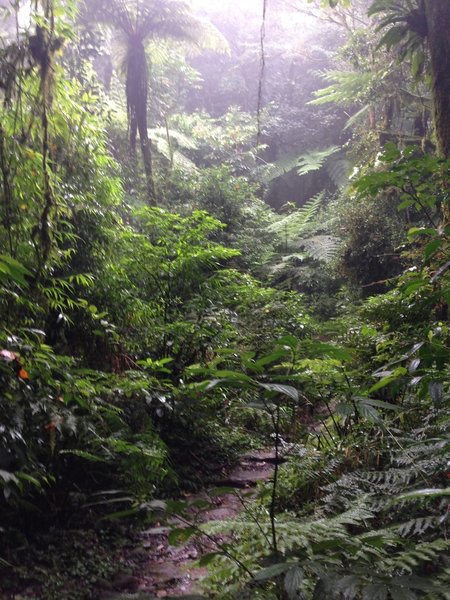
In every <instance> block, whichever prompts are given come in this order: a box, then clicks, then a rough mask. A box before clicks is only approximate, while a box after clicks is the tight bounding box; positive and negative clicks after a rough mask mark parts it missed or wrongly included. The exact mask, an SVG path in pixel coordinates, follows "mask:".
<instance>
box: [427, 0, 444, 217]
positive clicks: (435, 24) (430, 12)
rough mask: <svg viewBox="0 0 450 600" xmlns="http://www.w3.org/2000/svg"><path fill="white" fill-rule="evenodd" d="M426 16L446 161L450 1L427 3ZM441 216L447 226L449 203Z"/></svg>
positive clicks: (436, 114)
mask: <svg viewBox="0 0 450 600" xmlns="http://www.w3.org/2000/svg"><path fill="white" fill-rule="evenodd" d="M425 14H426V19H427V38H428V47H429V50H430V58H431V71H432V73H431V76H432V91H433V112H434V126H435V129H436V139H437V146H438V153H439V155H440V156H441V157H442V158H446V159H447V158H450V28H449V24H450V1H449V0H425ZM442 213H443V223H442V225H443V226H444V227H445V226H446V225H448V223H449V222H450V201H448V200H447V201H446V202H445V203H444V206H443V207H442Z"/></svg>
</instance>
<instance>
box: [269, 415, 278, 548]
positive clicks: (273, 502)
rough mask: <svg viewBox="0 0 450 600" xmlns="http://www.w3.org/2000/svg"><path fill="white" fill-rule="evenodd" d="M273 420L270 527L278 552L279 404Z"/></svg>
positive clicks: (273, 543) (273, 546) (274, 546)
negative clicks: (273, 461)
mask: <svg viewBox="0 0 450 600" xmlns="http://www.w3.org/2000/svg"><path fill="white" fill-rule="evenodd" d="M272 422H273V425H274V430H275V468H274V471H273V482H272V498H271V501H270V510H269V516H270V528H271V533H272V549H273V551H274V553H275V554H276V553H277V552H278V543H277V530H276V522H275V509H276V502H277V488H278V470H279V457H280V407H279V406H278V404H277V407H276V409H275V417H274V415H273V413H272Z"/></svg>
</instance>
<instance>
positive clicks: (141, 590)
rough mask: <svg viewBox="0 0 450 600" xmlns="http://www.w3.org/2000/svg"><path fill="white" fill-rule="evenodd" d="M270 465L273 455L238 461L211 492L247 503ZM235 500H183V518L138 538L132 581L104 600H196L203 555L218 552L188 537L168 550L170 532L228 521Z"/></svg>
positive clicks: (237, 505) (198, 496) (237, 508)
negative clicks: (221, 490)
mask: <svg viewBox="0 0 450 600" xmlns="http://www.w3.org/2000/svg"><path fill="white" fill-rule="evenodd" d="M273 465H274V457H273V451H270V450H269V451H254V452H250V453H248V454H246V455H244V456H242V457H241V459H240V461H239V463H238V465H237V466H236V467H235V468H234V469H233V470H232V471H231V472H230V473H228V475H227V476H226V477H225V478H223V479H222V480H220V481H217V482H215V487H216V488H220V487H224V488H229V489H230V491H231V489H233V490H236V491H239V492H241V493H242V494H244V495H245V496H246V498H247V500H246V501H250V502H251V499H252V495H253V496H254V495H255V494H256V486H257V483H258V482H260V481H265V480H268V479H269V478H270V477H271V474H272V472H273ZM252 490H254V493H253V494H252V493H251V491H252ZM249 492H250V493H249ZM239 496H240V494H236V493H224V494H221V495H216V494H214V496H211V495H210V494H209V493H208V490H204V491H201V492H198V493H195V494H188V495H186V496H185V497H184V498H183V500H184V501H185V502H186V503H188V504H189V505H190V506H193V508H192V509H189V511H190V514H189V516H188V518H187V519H185V518H178V517H175V516H174V517H172V518H171V519H170V522H169V523H168V524H159V523H157V524H155V526H153V527H151V528H149V529H146V530H145V531H142V532H140V535H139V543H138V544H137V547H135V548H133V550H132V551H131V552H130V567H131V568H132V570H133V575H131V576H129V577H127V578H124V581H122V582H120V581H118V582H117V584H116V585H114V588H115V589H116V590H117V589H118V588H119V589H120V592H121V593H120V594H117V592H116V593H115V594H106V595H104V596H103V598H105V600H106V599H107V600H119V599H126V598H130V600H131V599H134V598H136V599H138V598H139V599H141V598H142V599H144V598H149V599H150V598H165V597H183V596H190V597H193V596H195V595H201V594H202V591H203V594H205V590H202V588H201V579H202V578H204V577H205V575H206V569H205V568H199V567H198V566H197V562H198V560H199V559H200V558H201V557H202V556H203V555H204V554H206V553H208V552H212V551H215V550H217V547H215V545H214V543H213V542H212V541H211V540H208V539H205V538H200V537H199V536H193V537H192V538H190V539H189V541H187V542H186V543H185V544H182V543H181V544H177V545H172V544H170V543H169V534H170V532H171V531H173V530H174V529H175V528H176V529H180V530H181V529H182V528H185V527H187V526H188V525H187V523H186V521H187V520H189V521H190V522H194V521H195V522H196V523H197V524H200V523H209V522H212V521H225V520H228V519H232V518H233V517H235V516H236V515H237V514H239V513H240V512H241V511H242V510H243V507H242V503H241V501H240V500H239ZM216 541H217V542H218V543H221V542H223V541H225V540H224V539H222V538H220V537H219V538H217V539H216ZM113 584H114V582H113ZM204 597H207V596H204Z"/></svg>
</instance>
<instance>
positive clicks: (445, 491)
mask: <svg viewBox="0 0 450 600" xmlns="http://www.w3.org/2000/svg"><path fill="white" fill-rule="evenodd" d="M441 496H450V487H448V488H427V489H423V490H414V491H413V492H406V493H405V494H400V495H399V496H395V498H393V499H392V500H391V501H390V504H396V503H397V502H403V501H404V500H421V499H425V498H440V497H441Z"/></svg>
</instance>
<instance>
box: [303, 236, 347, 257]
mask: <svg viewBox="0 0 450 600" xmlns="http://www.w3.org/2000/svg"><path fill="white" fill-rule="evenodd" d="M339 245H340V239H339V238H337V237H335V236H332V235H315V236H313V237H310V238H306V239H304V240H299V241H298V246H299V247H300V248H303V249H304V250H305V252H307V254H309V256H311V257H312V258H314V259H315V260H323V261H324V262H330V261H331V260H333V258H334V257H335V256H336V253H337V251H338V248H339Z"/></svg>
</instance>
